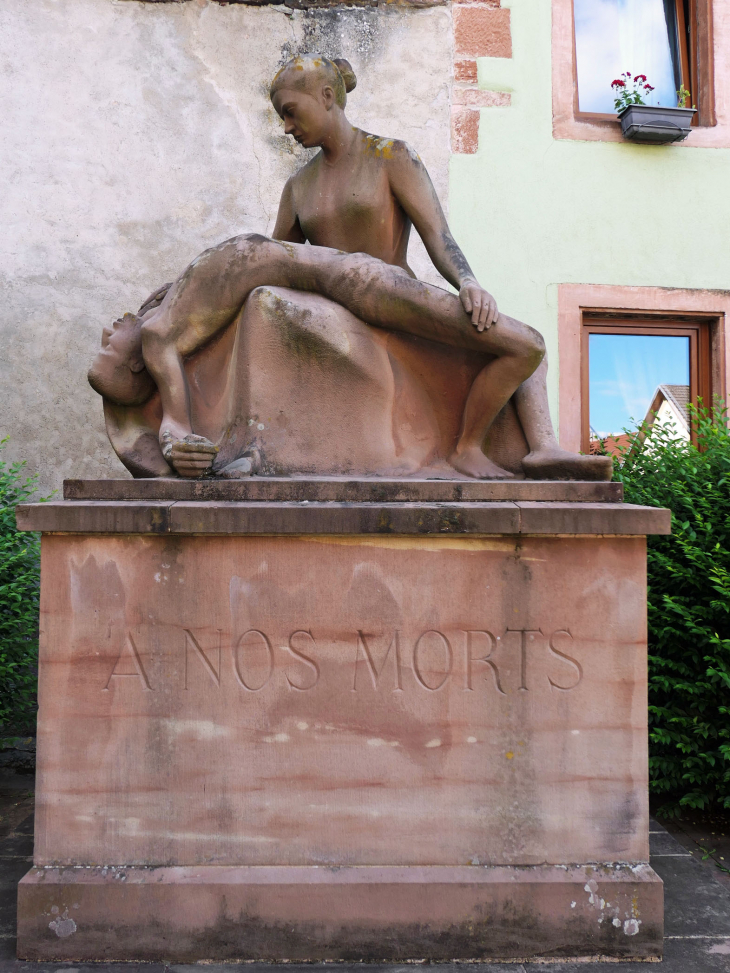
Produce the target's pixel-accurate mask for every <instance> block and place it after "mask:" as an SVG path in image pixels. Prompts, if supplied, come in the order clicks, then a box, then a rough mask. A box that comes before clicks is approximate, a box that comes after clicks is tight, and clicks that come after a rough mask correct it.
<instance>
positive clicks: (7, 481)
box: [0, 439, 40, 732]
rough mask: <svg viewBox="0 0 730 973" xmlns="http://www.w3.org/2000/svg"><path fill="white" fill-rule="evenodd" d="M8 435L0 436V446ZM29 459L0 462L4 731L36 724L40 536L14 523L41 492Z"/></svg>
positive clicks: (0, 702)
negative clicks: (19, 507)
mask: <svg viewBox="0 0 730 973" xmlns="http://www.w3.org/2000/svg"><path fill="white" fill-rule="evenodd" d="M6 443H7V439H3V440H0V450H2V449H3V448H4V447H5V444H6ZM24 465H25V464H24V463H6V462H3V461H2V460H0V729H2V731H3V732H24V731H28V730H33V729H34V727H35V714H36V687H37V681H38V607H39V596H40V538H39V537H38V535H37V534H26V533H21V532H20V531H19V530H17V529H16V526H15V508H16V507H17V505H18V504H19V503H26V502H28V501H29V500H30V499H31V498H32V497H33V495H34V494H35V493H36V492H37V489H38V488H37V482H36V481H37V477H36V476H35V475H33V476H27V475H25V472H24V469H23V467H24Z"/></svg>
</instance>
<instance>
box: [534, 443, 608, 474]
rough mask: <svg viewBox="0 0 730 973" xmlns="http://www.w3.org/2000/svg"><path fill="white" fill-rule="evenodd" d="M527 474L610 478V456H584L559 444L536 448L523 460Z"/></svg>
mask: <svg viewBox="0 0 730 973" xmlns="http://www.w3.org/2000/svg"><path fill="white" fill-rule="evenodd" d="M522 469H523V470H524V471H525V476H526V477H528V478H529V479H531V480H610V479H611V477H612V476H613V460H612V459H611V457H610V456H584V455H581V454H580V453H571V452H569V451H568V450H567V449H561V448H560V447H559V446H557V445H556V446H547V447H545V448H543V449H535V450H533V451H532V452H531V453H528V454H527V456H525V458H524V459H523V460H522Z"/></svg>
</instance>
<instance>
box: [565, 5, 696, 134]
mask: <svg viewBox="0 0 730 973" xmlns="http://www.w3.org/2000/svg"><path fill="white" fill-rule="evenodd" d="M573 15H574V33H575V69H576V79H577V90H578V96H577V97H578V104H577V106H576V107H577V109H578V111H579V113H580V114H586V113H587V114H594V115H614V114H615V109H614V106H613V90H612V89H611V82H612V81H613V80H614V79H615V78H618V77H620V76H621V74H622V73H623V72H624V71H629V72H631V73H632V74H634V75H636V74H644V75H646V76H647V78H648V79H649V83H650V84H652V85H653V86H654V91H653V92H652V93H651V96H650V98H649V100H648V103H649V104H652V105H663V106H665V107H673V106H675V105H676V104H677V91H678V90H679V88H680V86H682V85H684V87H685V88H686V89H687V90H688V91H689V92H690V95H691V104H692V105H694V106H695V107H696V108H697V109H698V114H697V116H696V121H697V122H698V123H699V124H701V125H714V124H715V119H714V106H713V103H712V99H713V95H712V40H711V21H712V0H573Z"/></svg>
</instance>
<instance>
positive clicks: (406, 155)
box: [362, 132, 423, 165]
mask: <svg viewBox="0 0 730 973" xmlns="http://www.w3.org/2000/svg"><path fill="white" fill-rule="evenodd" d="M362 134H363V138H364V140H365V148H366V151H368V152H372V154H373V155H375V156H376V157H377V158H380V159H385V161H386V162H393V163H395V164H403V163H407V164H411V165H412V164H414V163H415V164H416V165H423V163H422V162H421V159H420V158H419V155H418V153H417V152H416V150H415V149H414V148H413V146H411V145H409V144H408V142H404V141H403V140H402V139H391V138H385V137H383V136H382V135H371V134H370V133H369V132H363V133H362Z"/></svg>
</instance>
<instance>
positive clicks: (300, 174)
mask: <svg viewBox="0 0 730 973" xmlns="http://www.w3.org/2000/svg"><path fill="white" fill-rule="evenodd" d="M321 158H322V152H321V150H320V151H319V152H317V154H316V155H315V156H313V157H312V158H311V159H310V160H309V161H308V162H305V163H304V165H303V166H300V167H299V169H297V170H296V172H293V173H292V174H291V176H289V178H288V179H287V181H286V184H287V186H291V187H292V188H296V187H297V186H300V185H302V183H306V182H307V181H308V180H309V179H310V178H311V177H312V175H313V174H314V173H315V172H316V171H317V170H318V169H319V167H320V164H321Z"/></svg>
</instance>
